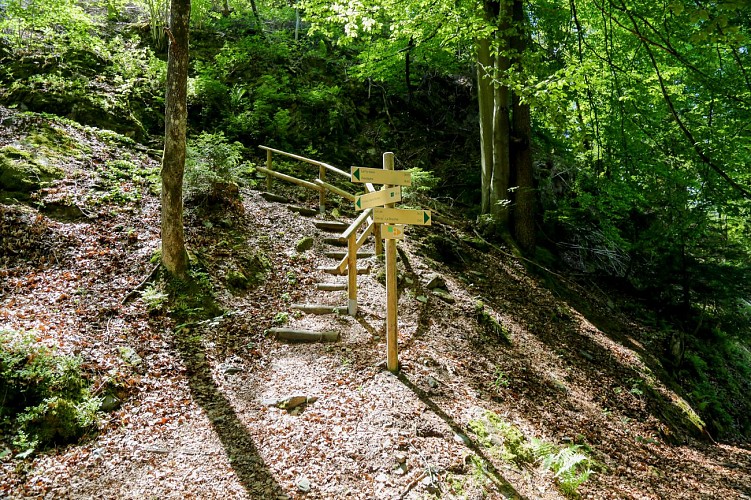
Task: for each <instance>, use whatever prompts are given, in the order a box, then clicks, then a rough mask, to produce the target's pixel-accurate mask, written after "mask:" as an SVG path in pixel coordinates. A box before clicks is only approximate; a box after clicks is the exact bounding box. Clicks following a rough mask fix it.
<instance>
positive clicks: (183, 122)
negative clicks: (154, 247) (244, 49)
mask: <svg viewBox="0 0 751 500" xmlns="http://www.w3.org/2000/svg"><path fill="white" fill-rule="evenodd" d="M189 22H190V0H172V3H171V8H170V23H169V24H170V26H169V31H168V33H167V35H168V38H169V40H170V43H169V55H168V60H167V94H166V110H165V114H164V122H165V126H164V128H165V130H164V155H163V157H162V263H163V264H164V267H165V268H166V269H167V271H168V272H170V273H171V274H173V275H175V276H178V277H184V276H185V273H186V271H187V269H188V254H187V251H186V250H185V232H184V228H183V175H184V172H185V147H186V145H185V136H186V128H187V120H188V108H187V93H188V92H187V91H188V30H189Z"/></svg>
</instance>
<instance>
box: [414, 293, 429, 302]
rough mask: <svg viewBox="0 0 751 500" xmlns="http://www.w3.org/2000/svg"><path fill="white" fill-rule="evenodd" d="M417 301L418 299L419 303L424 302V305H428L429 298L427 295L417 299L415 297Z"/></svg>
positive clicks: (419, 296)
mask: <svg viewBox="0 0 751 500" xmlns="http://www.w3.org/2000/svg"><path fill="white" fill-rule="evenodd" d="M415 299H417V301H418V302H422V303H423V304H427V303H428V298H427V297H426V296H425V295H418V296H417V297H415Z"/></svg>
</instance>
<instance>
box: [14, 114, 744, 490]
mask: <svg viewBox="0 0 751 500" xmlns="http://www.w3.org/2000/svg"><path fill="white" fill-rule="evenodd" d="M0 114H2V116H1V117H0V118H3V119H4V120H5V122H4V123H8V124H9V127H8V128H6V129H2V130H0V147H3V146H6V145H9V144H10V143H11V142H13V143H14V144H20V147H23V148H26V149H25V150H26V151H28V152H29V154H30V155H32V156H33V157H37V156H35V155H38V154H39V149H35V148H36V146H34V145H33V144H31V142H30V141H28V140H27V139H26V138H27V137H29V134H31V133H33V132H34V130H36V127H37V125H40V126H44V127H47V128H51V129H52V130H58V132H56V134H60V135H64V136H67V137H70V138H72V140H74V141H75V144H76V145H77V146H76V149H75V151H72V150H71V151H68V150H63V151H59V152H58V154H59V157H58V158H57V159H55V160H54V162H53V163H54V164H55V165H56V166H57V167H59V168H60V169H61V170H62V171H63V172H64V176H63V177H62V178H60V179H58V180H50V181H48V184H44V185H40V186H38V187H37V188H35V191H33V192H32V193H31V194H30V196H29V200H28V201H27V203H26V204H24V205H21V204H14V205H9V204H4V205H0V236H2V240H1V242H0V263H1V264H2V265H1V266H0V287H1V288H0V292H1V294H2V295H1V296H0V328H3V329H6V330H12V331H16V332H18V331H26V332H34V335H35V340H39V341H40V342H42V343H43V344H44V345H49V346H52V345H54V346H56V347H55V353H56V355H57V354H59V355H60V356H66V358H65V359H80V363H81V365H80V366H81V368H82V369H83V371H84V372H85V373H86V375H87V380H88V382H87V387H90V388H91V389H90V391H91V394H93V395H95V396H96V397H97V398H99V399H101V400H102V402H104V399H105V397H106V396H110V402H112V399H114V400H115V404H111V405H108V407H107V409H106V411H105V410H104V409H103V407H100V410H99V412H98V413H97V420H98V426H97V428H96V429H94V428H88V434H84V435H83V436H82V439H80V440H79V441H78V442H76V443H73V444H69V445H67V446H60V447H59V448H57V449H54V450H47V451H45V450H41V449H40V450H37V452H36V453H35V454H29V456H27V457H25V458H24V452H25V451H26V448H24V447H23V446H19V445H18V444H14V442H13V438H12V437H11V436H8V435H7V434H4V435H3V437H2V438H0V441H1V443H0V455H2V458H0V496H10V497H14V498H23V497H42V496H45V495H46V496H49V497H60V498H67V497H93V496H98V497H103V498H144V497H153V496H164V497H166V498H216V497H227V498H288V497H293V498H302V497H305V498H413V499H414V498H437V497H443V498H476V497H482V496H483V495H484V496H485V497H487V498H501V497H504V496H505V497H525V498H545V499H547V498H561V497H563V496H566V495H570V496H576V495H581V496H582V497H585V498H702V497H704V498H738V497H741V498H742V495H744V494H745V495H747V492H748V491H751V472H750V471H751V451H749V449H748V448H747V447H744V446H741V445H733V444H731V443H720V444H714V443H713V442H712V441H711V440H710V439H709V438H708V437H707V435H706V433H705V431H704V430H703V429H702V421H701V419H700V418H698V416H697V414H696V413H694V411H695V410H697V409H698V410H701V408H697V407H695V405H693V404H694V402H695V401H700V400H701V398H699V397H698V396H697V395H692V394H690V393H682V392H680V390H679V389H676V386H675V385H674V384H672V383H670V382H669V379H667V378H666V376H665V370H664V369H663V368H662V366H661V363H660V361H659V359H658V358H656V357H655V356H654V355H653V353H654V352H656V350H655V345H654V342H655V340H654V339H655V338H657V336H658V333H659V332H658V331H656V330H655V329H654V328H652V327H648V326H645V325H643V324H641V323H638V322H636V321H635V320H633V319H632V318H630V317H628V316H626V315H624V314H622V313H621V312H620V309H619V306H620V305H621V304H620V301H621V299H620V298H619V296H618V295H617V294H614V293H609V294H605V293H603V292H600V291H599V290H598V289H597V288H596V287H593V286H591V284H590V283H579V282H577V281H576V280H575V279H573V278H570V277H565V276H561V275H558V276H553V277H552V278H551V276H546V279H548V280H551V279H552V280H555V281H556V282H557V285H556V286H555V287H552V286H547V285H546V284H545V281H544V280H543V279H542V278H539V277H536V276H534V275H531V274H530V273H529V272H528V270H527V269H525V267H524V265H523V263H522V262H520V261H519V260H517V259H516V258H514V257H512V256H511V251H510V250H509V249H507V248H504V247H497V246H492V245H489V244H488V243H486V242H483V241H481V240H479V239H477V238H476V237H475V235H473V234H467V232H465V225H464V224H463V223H462V222H461V218H460V216H459V215H458V214H456V213H452V212H451V211H450V210H448V209H446V208H445V207H440V206H434V207H432V208H433V209H434V210H435V211H436V214H437V215H440V216H442V217H440V220H445V221H455V222H452V223H450V224H448V223H435V224H434V225H433V226H431V227H430V228H418V227H413V228H409V229H408V230H407V237H406V239H405V240H404V241H403V242H402V243H400V262H399V269H400V275H401V279H400V285H399V332H400V334H399V335H400V338H399V347H400V361H401V366H402V369H401V373H400V375H399V376H398V377H396V376H393V375H391V374H390V373H388V372H387V371H385V370H384V369H383V366H382V364H381V361H382V360H383V358H384V356H385V338H384V337H385V331H384V330H385V328H384V322H385V294H384V287H383V285H382V284H381V283H379V281H378V279H377V276H378V274H379V271H380V270H381V269H382V268H383V262H382V260H380V259H378V258H375V257H371V258H369V259H368V261H367V262H366V265H370V267H371V274H370V275H363V276H361V277H360V279H359V281H358V284H359V289H360V291H359V295H358V305H359V312H358V315H357V316H356V317H354V318H353V317H349V316H345V315H329V316H306V315H304V314H302V313H300V312H299V311H298V310H297V309H295V308H293V307H292V304H295V303H316V302H323V303H327V304H330V305H343V304H345V303H346V299H347V298H346V294H345V293H344V292H327V293H325V294H321V293H320V292H317V291H316V290H315V284H316V283H317V282H319V281H326V280H328V279H330V278H331V277H329V276H326V275H325V274H324V273H322V272H321V271H318V270H317V267H319V266H331V265H332V262H333V261H332V260H331V259H330V258H327V257H324V252H325V251H326V250H328V248H327V247H326V246H325V245H324V243H323V238H324V237H328V236H330V235H329V234H325V233H324V232H322V231H320V230H317V229H315V228H314V226H313V224H312V223H311V222H310V220H309V219H306V218H303V217H301V216H299V215H297V214H296V213H294V212H292V211H291V210H289V209H288V208H287V206H286V205H285V204H281V203H272V202H268V201H266V200H265V199H263V198H262V197H261V196H259V193H258V192H257V191H254V190H251V189H248V188H247V187H241V188H240V189H239V190H238V192H239V193H240V194H241V196H242V199H241V202H240V203H231V204H228V205H226V206H222V205H219V204H218V202H217V200H214V201H210V200H209V199H208V198H206V197H196V198H195V199H192V200H189V203H188V205H187V213H186V235H187V241H188V244H189V247H190V251H191V280H190V283H176V282H171V281H168V280H166V279H164V277H161V276H157V277H156V278H155V279H153V280H151V281H150V282H149V283H148V284H147V285H145V286H143V287H141V291H142V293H140V294H138V293H136V294H132V293H131V292H132V291H133V290H135V289H136V288H138V287H139V284H140V283H141V282H142V281H143V279H144V278H145V277H146V276H149V274H150V272H151V269H152V268H153V266H154V264H153V263H152V259H154V260H156V259H158V254H157V249H158V244H159V241H158V234H159V233H158V197H157V193H156V192H157V189H158V187H157V186H156V185H155V182H154V181H153V172H154V170H155V169H156V168H157V161H156V157H158V156H157V155H152V154H151V153H150V152H149V151H148V150H145V149H139V148H138V147H136V145H135V144H134V143H132V142H129V141H128V140H126V139H121V138H119V136H113V135H112V134H103V133H101V132H100V131H97V130H95V129H87V128H83V127H79V126H76V125H74V124H71V123H67V122H64V121H59V120H54V119H52V118H45V117H41V116H39V115H32V114H28V113H27V114H20V113H15V112H13V111H10V110H5V109H2V108H0ZM16 147H18V146H16ZM123 162H127V163H123ZM238 175H240V176H242V175H245V176H247V175H253V172H252V170H250V169H247V170H244V171H242V172H239V174H238ZM246 180H247V181H248V184H252V183H253V182H255V181H256V180H257V179H255V178H247V179H246ZM274 190H275V192H277V193H278V194H282V195H284V196H286V197H287V198H289V199H290V200H291V201H293V202H294V203H295V204H296V205H306V206H311V207H317V202H318V200H317V197H316V196H315V194H314V193H308V192H306V191H303V190H301V189H298V188H292V187H288V186H284V185H283V184H282V183H276V184H275V188H274ZM113 193H120V194H121V195H118V196H113ZM413 202H414V203H416V204H427V203H428V201H427V200H423V199H420V197H419V196H418V197H416V198H415V200H414V201H413ZM330 208H332V209H333V208H335V209H336V212H337V214H338V216H339V218H341V219H342V220H351V218H352V217H353V216H354V215H355V214H354V212H353V211H351V210H349V209H348V204H347V203H339V202H337V201H336V200H332V205H331V207H330ZM332 212H333V211H332ZM332 212H328V213H327V214H326V217H327V218H332ZM308 236H310V237H312V238H313V243H312V247H311V248H308V247H309V245H302V246H299V245H298V244H299V242H300V241H302V240H303V239H304V238H305V237H308ZM369 248H372V247H369ZM446 257H449V258H446ZM435 273H439V274H440V275H441V277H442V278H443V280H444V282H445V283H444V284H443V285H442V286H443V289H442V292H440V293H437V292H434V291H433V290H431V289H429V288H428V287H427V284H428V281H429V279H432V277H433V275H434V274H435ZM575 296H576V297H578V300H577V301H574V300H572V299H571V298H572V297H575ZM566 297H568V298H569V299H568V300H564V298H566ZM126 299H127V300H126ZM579 302H586V305H587V308H586V309H585V308H583V307H579V306H578V304H579ZM572 304H577V306H573V305H572ZM603 318H604V319H603ZM280 324H285V326H288V327H290V328H300V329H302V328H310V329H316V330H319V331H320V330H330V331H335V332H338V333H339V334H340V337H341V340H340V341H339V342H336V343H313V344H284V343H280V342H277V341H275V340H273V339H271V338H270V337H268V336H267V335H266V332H267V330H268V329H270V328H271V327H273V326H278V325H280ZM689 354H691V353H689ZM690 362H691V363H692V364H693V365H695V366H697V367H698V368H699V369H700V370H701V373H704V374H705V375H706V376H707V380H708V381H709V382H711V380H712V379H711V378H710V377H711V376H714V375H713V374H712V373H710V368H709V367H703V366H700V365H699V364H697V363H696V362H695V361H693V360H691V361H690ZM697 371H699V370H697ZM297 396H304V397H303V398H302V399H299V398H298V399H297V400H298V401H304V404H302V405H300V406H297V407H295V408H289V407H287V405H286V404H284V402H285V401H289V400H290V399H289V398H290V397H297ZM710 403H711V401H710ZM692 405H693V406H692ZM707 406H710V404H709V403H708V405H707ZM19 455H21V456H19Z"/></svg>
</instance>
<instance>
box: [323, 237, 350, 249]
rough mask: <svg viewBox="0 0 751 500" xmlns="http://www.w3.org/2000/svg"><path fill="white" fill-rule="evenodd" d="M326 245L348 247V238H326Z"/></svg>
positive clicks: (324, 241)
mask: <svg viewBox="0 0 751 500" xmlns="http://www.w3.org/2000/svg"><path fill="white" fill-rule="evenodd" d="M323 244H324V245H334V246H337V247H346V246H347V240H346V239H345V238H324V239H323Z"/></svg>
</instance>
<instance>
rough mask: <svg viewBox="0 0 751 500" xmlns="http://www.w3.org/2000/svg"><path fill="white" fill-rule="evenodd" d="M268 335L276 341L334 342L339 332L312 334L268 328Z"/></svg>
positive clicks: (311, 332) (303, 331)
mask: <svg viewBox="0 0 751 500" xmlns="http://www.w3.org/2000/svg"><path fill="white" fill-rule="evenodd" d="M269 334H271V335H273V336H274V338H276V339H277V340H300V341H307V342H336V341H337V340H339V332H314V331H310V330H293V329H290V328H270V329H269Z"/></svg>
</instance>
